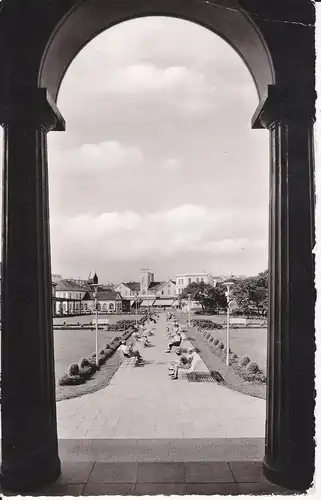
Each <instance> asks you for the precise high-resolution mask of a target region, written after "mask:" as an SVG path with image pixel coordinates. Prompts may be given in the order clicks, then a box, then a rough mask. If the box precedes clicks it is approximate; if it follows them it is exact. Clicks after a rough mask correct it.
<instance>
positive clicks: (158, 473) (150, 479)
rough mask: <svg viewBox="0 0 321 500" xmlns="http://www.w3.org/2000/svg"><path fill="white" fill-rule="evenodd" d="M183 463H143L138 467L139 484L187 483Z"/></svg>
mask: <svg viewBox="0 0 321 500" xmlns="http://www.w3.org/2000/svg"><path fill="white" fill-rule="evenodd" d="M185 478H186V474H185V467H184V464H182V463H170V462H166V463H142V464H139V465H138V474H137V483H185Z"/></svg>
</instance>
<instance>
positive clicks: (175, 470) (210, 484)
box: [4, 461, 300, 496]
mask: <svg viewBox="0 0 321 500" xmlns="http://www.w3.org/2000/svg"><path fill="white" fill-rule="evenodd" d="M62 468H63V473H62V475H61V477H60V478H59V479H58V481H57V482H56V483H55V484H53V485H52V486H51V487H48V488H44V489H42V490H39V491H34V492H31V493H29V494H31V495H33V496H57V495H59V496H61V495H69V496H79V495H84V496H91V495H134V496H135V495H161V494H162V495H193V494H197V495H240V494H251V493H253V494H264V493H265V494H271V493H274V494H276V493H278V494H295V493H300V492H296V491H294V490H286V489H284V488H281V487H277V486H275V485H272V484H271V483H269V482H268V481H267V480H266V479H264V477H263V475H262V465H261V462H245V461H242V462H207V463H200V462H190V463H182V462H177V463H169V462H165V463H164V462H159V463H133V462H129V463H128V462H123V463H106V462H94V463H93V462H80V463H79V462H76V463H72V462H65V463H63V464H62ZM4 494H6V492H4Z"/></svg>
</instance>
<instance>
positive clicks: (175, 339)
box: [165, 323, 182, 352]
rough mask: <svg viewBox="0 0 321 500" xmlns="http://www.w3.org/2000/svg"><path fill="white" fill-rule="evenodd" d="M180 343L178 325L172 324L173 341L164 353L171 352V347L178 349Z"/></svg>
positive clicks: (180, 337) (180, 336)
mask: <svg viewBox="0 0 321 500" xmlns="http://www.w3.org/2000/svg"><path fill="white" fill-rule="evenodd" d="M181 343H182V335H181V332H180V331H179V324H178V323H176V324H174V328H173V340H172V341H171V342H170V343H169V344H168V348H167V350H166V351H165V352H171V350H172V347H179V346H180V345H181Z"/></svg>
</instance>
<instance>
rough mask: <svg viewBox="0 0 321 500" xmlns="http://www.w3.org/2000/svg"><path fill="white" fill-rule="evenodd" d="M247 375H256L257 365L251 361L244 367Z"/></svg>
mask: <svg viewBox="0 0 321 500" xmlns="http://www.w3.org/2000/svg"><path fill="white" fill-rule="evenodd" d="M246 370H247V372H248V373H257V372H258V371H259V365H258V364H257V363H254V361H251V363H249V364H248V365H247V367H246Z"/></svg>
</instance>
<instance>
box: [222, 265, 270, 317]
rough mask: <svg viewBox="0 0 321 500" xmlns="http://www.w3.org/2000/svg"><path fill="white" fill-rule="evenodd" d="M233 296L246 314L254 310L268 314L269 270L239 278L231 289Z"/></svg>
mask: <svg viewBox="0 0 321 500" xmlns="http://www.w3.org/2000/svg"><path fill="white" fill-rule="evenodd" d="M231 291H232V294H233V298H234V299H235V300H236V302H237V305H238V307H239V309H241V310H242V311H243V313H244V314H251V313H252V312H253V311H254V312H255V313H256V314H258V315H259V316H266V315H267V311H268V271H264V272H262V273H259V274H258V275H257V276H252V277H249V278H244V279H238V280H237V281H236V282H235V284H234V286H233V288H232V289H231Z"/></svg>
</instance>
